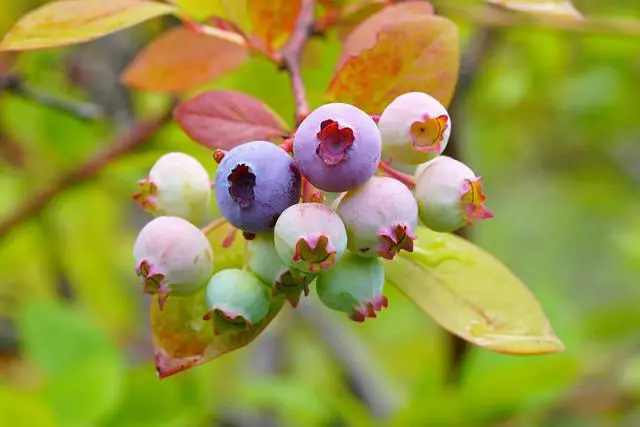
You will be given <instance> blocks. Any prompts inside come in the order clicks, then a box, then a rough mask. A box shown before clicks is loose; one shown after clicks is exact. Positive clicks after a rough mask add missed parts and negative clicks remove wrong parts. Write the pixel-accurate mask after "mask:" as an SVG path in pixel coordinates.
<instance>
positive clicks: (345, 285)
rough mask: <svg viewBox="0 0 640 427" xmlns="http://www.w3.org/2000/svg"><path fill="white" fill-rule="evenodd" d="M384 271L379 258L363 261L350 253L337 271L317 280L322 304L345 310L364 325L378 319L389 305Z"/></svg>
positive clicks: (334, 269) (336, 267)
mask: <svg viewBox="0 0 640 427" xmlns="http://www.w3.org/2000/svg"><path fill="white" fill-rule="evenodd" d="M383 287H384V268H383V266H382V262H381V261H380V259H379V258H362V257H359V256H356V255H354V254H352V253H348V254H346V255H345V256H344V258H342V260H340V262H339V263H338V264H336V266H335V267H334V268H332V269H331V270H329V271H326V272H324V273H322V274H320V276H319V277H318V279H317V282H316V289H317V291H318V297H319V298H320V301H322V302H323V303H324V305H326V306H327V307H329V308H330V309H332V310H337V311H342V312H344V313H347V314H348V315H349V318H350V319H351V320H355V321H356V322H363V321H364V320H365V319H366V318H367V317H376V311H380V310H382V309H383V308H386V307H387V306H388V302H387V298H386V297H385V296H384V295H382V290H383Z"/></svg>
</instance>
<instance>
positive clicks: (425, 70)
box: [327, 15, 460, 114]
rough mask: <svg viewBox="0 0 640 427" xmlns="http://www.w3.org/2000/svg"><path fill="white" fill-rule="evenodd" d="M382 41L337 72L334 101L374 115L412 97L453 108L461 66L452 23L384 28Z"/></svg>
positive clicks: (424, 20) (421, 18)
mask: <svg viewBox="0 0 640 427" xmlns="http://www.w3.org/2000/svg"><path fill="white" fill-rule="evenodd" d="M373 18H375V15H374V16H373V17H372V18H370V19H373ZM366 24H367V21H365V22H364V23H363V24H362V25H366ZM356 31H357V30H356ZM354 32H355V31H354ZM377 36H378V38H377V42H376V43H375V45H374V46H373V47H371V48H369V49H365V50H363V51H361V52H360V53H359V54H357V55H355V56H352V57H349V58H348V59H346V60H345V61H344V63H343V64H342V66H341V67H339V68H338V70H337V71H336V73H335V74H334V76H333V79H332V80H331V82H330V83H329V88H328V90H327V97H328V98H329V99H331V100H334V101H342V102H347V103H351V104H354V105H356V106H357V107H359V108H361V109H363V110H365V111H368V112H369V113H372V114H374V113H381V112H382V110H383V109H384V108H385V107H386V106H387V105H388V104H389V103H390V102H391V101H392V100H393V99H395V98H396V97H398V96H399V95H402V94H403V93H406V92H412V91H419V92H426V93H429V94H430V95H432V96H433V97H435V98H437V99H438V100H439V101H440V102H441V103H442V104H444V105H448V103H449V102H450V101H451V98H452V96H453V91H454V89H455V85H456V82H457V80H458V68H459V62H460V47H459V43H458V30H457V27H456V25H455V24H454V23H453V22H451V21H450V20H449V19H446V18H442V17H439V16H431V15H417V16H413V17H411V18H405V19H402V20H400V19H399V20H397V21H396V22H395V23H393V24H389V25H386V26H384V27H383V28H382V29H381V30H380V31H379V32H378V35H377ZM351 37H353V34H352V36H350V37H349V38H351Z"/></svg>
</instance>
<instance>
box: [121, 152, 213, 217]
mask: <svg viewBox="0 0 640 427" xmlns="http://www.w3.org/2000/svg"><path fill="white" fill-rule="evenodd" d="M138 185H139V186H140V192H139V193H137V194H135V195H134V196H133V199H134V200H135V201H136V202H138V204H139V205H140V206H141V207H142V208H143V209H144V210H146V211H147V212H150V213H151V214H153V215H154V216H163V215H170V216H179V217H181V218H184V219H186V220H187V221H190V222H192V223H198V222H199V221H201V220H202V218H204V216H205V214H206V212H207V210H208V209H209V200H210V198H211V182H210V180H209V174H208V173H207V170H206V169H205V168H204V166H202V164H201V163H200V162H199V161H198V160H196V159H195V158H193V157H191V156H189V155H188V154H184V153H168V154H165V155H164V156H162V157H160V158H159V159H158V161H156V163H155V164H154V165H153V167H152V168H151V171H150V172H149V176H148V177H147V178H145V179H142V180H140V181H138Z"/></svg>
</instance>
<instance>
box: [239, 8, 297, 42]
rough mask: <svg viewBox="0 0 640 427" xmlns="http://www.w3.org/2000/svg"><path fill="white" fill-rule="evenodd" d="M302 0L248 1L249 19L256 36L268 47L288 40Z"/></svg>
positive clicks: (294, 25)
mask: <svg viewBox="0 0 640 427" xmlns="http://www.w3.org/2000/svg"><path fill="white" fill-rule="evenodd" d="M301 5H302V1H301V0H253V1H251V2H249V3H248V5H247V7H248V12H249V21H250V22H251V27H252V28H253V32H254V34H255V35H256V36H258V37H259V38H260V39H261V40H262V41H263V42H264V43H265V44H266V46H267V48H268V49H270V50H274V49H277V48H278V47H281V46H282V45H283V44H285V43H286V42H287V40H288V39H289V36H290V35H291V33H292V32H293V30H294V29H295V27H296V20H297V18H298V15H299V14H300V8H301Z"/></svg>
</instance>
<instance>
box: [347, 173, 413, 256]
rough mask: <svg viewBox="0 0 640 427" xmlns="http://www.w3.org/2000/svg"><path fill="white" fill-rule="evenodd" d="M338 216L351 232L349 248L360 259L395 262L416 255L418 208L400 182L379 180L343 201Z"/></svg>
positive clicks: (371, 180)
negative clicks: (406, 254) (399, 256)
mask: <svg viewBox="0 0 640 427" xmlns="http://www.w3.org/2000/svg"><path fill="white" fill-rule="evenodd" d="M336 212H337V213H338V215H339V216H340V218H341V219H342V221H343V222H344V225H345V227H346V229H347V236H348V243H347V248H348V249H349V250H350V251H352V252H353V253H355V254H357V255H360V256H367V257H372V256H373V257H375V256H381V257H383V258H385V259H393V257H394V256H395V255H396V253H398V252H399V251H400V250H402V249H404V250H406V251H409V252H411V251H413V241H414V240H415V239H416V235H415V229H416V227H417V226H418V205H417V203H416V200H415V198H414V197H413V193H411V190H409V189H408V188H407V187H406V186H405V185H404V184H403V183H401V182H400V181H398V180H396V179H393V178H388V177H381V176H376V177H373V178H371V179H370V180H369V181H367V183H366V184H364V185H362V186H360V187H358V188H356V189H354V190H351V191H348V192H347V193H346V194H345V195H344V196H342V197H341V198H340V201H339V202H338V206H337V209H336Z"/></svg>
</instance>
